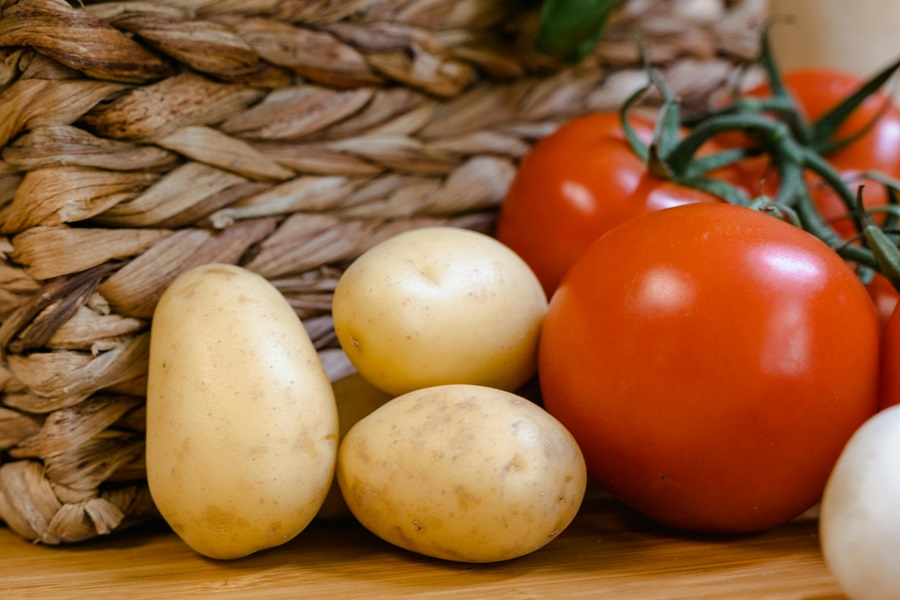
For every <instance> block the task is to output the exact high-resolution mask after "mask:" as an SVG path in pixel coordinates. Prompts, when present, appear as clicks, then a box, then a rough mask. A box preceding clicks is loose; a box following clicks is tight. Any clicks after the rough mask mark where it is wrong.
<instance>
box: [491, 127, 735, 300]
mask: <svg viewBox="0 0 900 600" xmlns="http://www.w3.org/2000/svg"><path fill="white" fill-rule="evenodd" d="M632 123H633V124H634V128H635V129H636V130H637V132H638V134H639V135H640V136H642V137H643V138H644V140H645V141H646V140H650V139H651V138H652V134H653V125H652V124H651V123H648V122H646V121H641V120H638V119H634V120H633V121H632ZM717 200H718V199H717V198H716V197H715V196H712V195H710V194H707V193H705V192H702V191H699V190H694V189H690V188H685V187H681V186H679V185H677V184H674V183H671V182H668V181H665V180H663V179H660V178H658V177H656V176H654V175H652V174H650V173H649V172H648V171H647V167H646V165H645V164H644V163H643V162H641V160H640V159H639V158H638V157H637V155H635V153H634V152H633V151H632V149H631V147H630V146H629V145H628V143H627V141H626V140H625V137H624V134H623V133H622V126H621V121H620V118H619V115H617V114H614V113H603V114H594V115H589V116H585V117H581V118H577V119H575V120H573V121H571V122H569V123H567V124H566V125H564V126H562V127H561V128H560V129H558V130H557V131H556V132H555V133H553V134H551V135H549V136H547V137H546V138H544V139H543V140H541V141H540V142H539V143H537V144H536V145H535V147H534V148H533V149H532V151H531V153H530V154H529V155H528V156H527V157H526V158H525V159H524V160H523V161H522V164H521V165H520V166H519V169H518V171H517V173H516V177H515V179H514V180H513V183H512V185H511V186H510V189H509V192H508V194H507V196H506V199H505V201H504V203H503V205H502V206H501V208H500V214H499V217H498V223H497V232H496V235H497V238H498V239H499V240H500V241H501V242H503V243H504V244H506V245H507V246H509V247H510V248H512V249H513V250H514V251H515V252H516V253H518V254H519V255H520V256H521V257H522V258H523V259H524V260H525V262H526V263H528V264H529V265H530V266H531V268H532V270H533V271H534V272H535V274H536V275H537V277H538V279H539V280H540V281H541V284H542V285H543V286H544V291H546V292H547V295H548V296H550V295H552V293H553V290H555V289H556V286H557V285H558V283H559V280H560V279H561V278H562V276H563V274H564V273H565V272H566V271H567V270H568V269H569V267H570V266H572V264H573V263H574V262H575V261H576V260H577V259H578V258H579V257H580V256H581V255H582V254H583V253H584V251H585V250H586V249H587V247H588V246H589V245H590V244H591V242H593V241H594V240H595V239H597V238H598V237H599V236H600V235H602V234H603V233H605V232H606V231H608V230H609V229H611V228H612V227H614V226H615V225H618V224H619V223H622V222H623V221H627V220H628V219H631V218H633V217H635V216H637V215H641V214H644V213H647V212H652V211H656V210H660V209H664V208H670V207H672V206H678V205H681V204H688V203H695V202H714V201H717Z"/></svg>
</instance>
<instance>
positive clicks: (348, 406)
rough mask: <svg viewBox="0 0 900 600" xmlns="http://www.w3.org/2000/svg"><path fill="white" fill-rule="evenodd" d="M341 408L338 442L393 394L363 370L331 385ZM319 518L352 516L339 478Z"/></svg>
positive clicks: (338, 407) (339, 409)
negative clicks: (372, 381)
mask: <svg viewBox="0 0 900 600" xmlns="http://www.w3.org/2000/svg"><path fill="white" fill-rule="evenodd" d="M331 387H332V388H333V389H334V399H335V401H336V402H337V410H338V423H339V424H340V426H339V428H338V441H339V442H340V440H342V439H344V436H345V435H347V432H348V431H350V428H351V427H353V426H354V425H355V424H356V423H357V422H358V421H360V420H361V419H362V418H363V417H366V416H368V415H370V414H371V413H372V412H374V411H375V409H377V408H379V407H381V406H382V405H384V404H385V403H386V402H387V401H388V400H390V399H391V396H389V395H387V394H385V393H384V392H382V391H381V390H379V389H378V388H376V387H375V386H373V385H372V384H371V383H369V382H368V381H366V379H365V378H364V377H363V376H362V375H360V374H359V373H352V374H350V375H347V376H345V377H342V378H340V379H338V380H337V381H335V382H333V383H332V384H331ZM316 517H318V518H320V519H348V518H352V517H353V513H351V512H350V509H349V508H348V507H347V503H346V502H344V496H343V494H341V489H340V487H338V484H337V480H335V481H334V482H332V484H331V489H330V490H328V495H327V496H325V502H324V503H323V504H322V508H320V509H319V513H318V514H317V515H316Z"/></svg>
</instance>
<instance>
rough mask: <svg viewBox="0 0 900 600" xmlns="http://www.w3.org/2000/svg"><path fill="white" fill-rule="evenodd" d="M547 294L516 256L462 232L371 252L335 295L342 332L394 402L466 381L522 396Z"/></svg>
mask: <svg viewBox="0 0 900 600" xmlns="http://www.w3.org/2000/svg"><path fill="white" fill-rule="evenodd" d="M546 312H547V298H546V296H545V295H544V290H543V288H541V284H540V282H539V281H538V280H537V277H535V275H534V273H533V272H532V271H531V269H530V268H529V267H528V265H526V264H525V262H524V261H523V260H522V259H520V258H519V257H518V256H517V255H516V254H515V253H514V252H513V251H512V250H510V249H509V248H507V247H506V246H504V245H503V244H501V243H500V242H498V241H496V240H494V239H493V238H490V237H488V236H486V235H484V234H481V233H477V232H474V231H468V230H465V229H458V228H455V227H428V228H423V229H417V230H413V231H408V232H405V233H401V234H399V235H396V236H394V237H392V238H389V239H387V240H385V241H384V242H381V243H380V244H377V245H376V246H374V247H372V248H370V249H369V250H368V251H367V252H365V253H364V254H363V255H362V256H360V257H359V258H358V259H357V260H355V261H354V262H353V263H352V264H351V265H350V267H349V268H348V269H347V270H346V271H345V272H344V274H343V275H342V276H341V278H340V280H339V281H338V284H337V287H336V289H335V292H334V301H333V315H334V327H335V332H336V333H337V337H338V340H339V341H340V344H341V347H342V348H343V349H344V352H346V353H347V356H348V357H349V359H350V361H351V362H352V363H353V365H354V367H355V368H356V370H357V371H359V373H360V374H362V376H363V377H365V378H366V379H368V380H369V381H370V382H371V383H372V384H373V385H375V386H376V387H378V388H380V389H382V390H384V391H386V392H387V393H389V394H391V395H393V396H399V395H400V394H403V393H406V392H409V391H412V390H415V389H419V388H423V387H431V386H435V385H444V384H454V383H465V384H473V385H485V386H490V387H496V388H499V389H504V390H507V391H515V390H516V389H517V388H518V387H519V386H521V385H522V384H523V383H525V382H526V381H527V380H528V379H529V377H531V376H532V375H533V374H534V373H535V370H536V369H537V343H538V337H539V334H540V328H541V323H542V322H543V319H544V315H545V314H546Z"/></svg>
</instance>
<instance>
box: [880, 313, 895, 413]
mask: <svg viewBox="0 0 900 600" xmlns="http://www.w3.org/2000/svg"><path fill="white" fill-rule="evenodd" d="M897 404H900V312H898V311H897V310H896V308H895V310H894V312H893V313H892V314H891V317H890V319H888V324H887V327H886V328H885V331H884V339H883V340H882V346H881V398H880V400H879V404H878V407H879V408H880V409H885V408H887V407H888V406H894V405H897Z"/></svg>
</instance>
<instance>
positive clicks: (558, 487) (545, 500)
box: [337, 385, 587, 562]
mask: <svg viewBox="0 0 900 600" xmlns="http://www.w3.org/2000/svg"><path fill="white" fill-rule="evenodd" d="M586 477H587V475H586V471H585V464H584V458H583V457H582V455H581V451H580V449H579V448H578V446H577V444H576V443H575V440H574V439H573V438H572V436H571V435H570V434H569V432H568V431H567V430H566V429H565V428H564V427H563V426H562V425H561V424H560V423H559V422H558V421H556V420H555V419H554V418H553V417H551V416H550V415H549V414H548V413H547V412H545V411H544V410H543V409H542V408H540V407H539V406H538V405H536V404H533V403H532V402H529V401H528V400H525V399H524V398H521V397H519V396H516V395H515V394H512V393H509V392H505V391H502V390H497V389H494V388H488V387H484V386H473V385H446V386H436V387H430V388H424V389H420V390H416V391H414V392H410V393H408V394H405V395H403V396H400V397H398V398H395V399H393V400H391V401H390V402H388V403H387V404H385V405H384V406H382V407H381V408H379V409H377V410H375V412H373V413H372V414H370V415H369V416H367V417H365V418H364V419H362V420H361V421H359V422H358V423H357V424H356V425H355V426H353V428H351V429H350V431H349V432H348V433H347V435H346V437H345V438H344V440H343V442H341V445H340V449H339V452H338V468H337V480H338V484H339V485H340V487H341V490H342V492H343V494H344V499H345V500H346V501H347V504H348V506H349V507H350V510H351V511H352V512H353V514H354V515H355V516H356V518H357V519H358V520H359V521H360V522H361V523H362V524H363V525H364V526H365V527H366V528H367V529H369V530H370V531H371V532H373V533H374V534H375V535H377V536H379V537H381V538H382V539H384V540H386V541H388V542H390V543H392V544H395V545H397V546H400V547H402V548H406V549H407V550H411V551H413V552H418V553H420V554H424V555H428V556H433V557H437V558H442V559H446V560H453V561H460V562H493V561H500V560H507V559H511V558H515V557H518V556H522V555H524V554H527V553H529V552H533V551H534V550H537V549H538V548H540V547H542V546H544V545H545V544H547V543H548V542H550V541H551V540H553V539H555V538H556V537H557V536H558V535H559V534H560V532H562V531H563V530H564V529H565V528H566V527H567V526H568V525H569V523H570V522H571V521H572V519H573V518H574V517H575V514H576V512H577V511H578V508H579V507H580V505H581V502H582V500H583V498H584V493H585V486H586Z"/></svg>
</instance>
